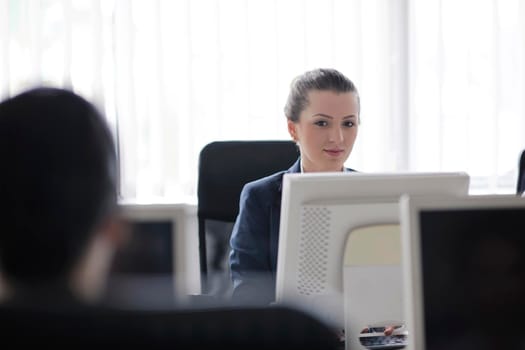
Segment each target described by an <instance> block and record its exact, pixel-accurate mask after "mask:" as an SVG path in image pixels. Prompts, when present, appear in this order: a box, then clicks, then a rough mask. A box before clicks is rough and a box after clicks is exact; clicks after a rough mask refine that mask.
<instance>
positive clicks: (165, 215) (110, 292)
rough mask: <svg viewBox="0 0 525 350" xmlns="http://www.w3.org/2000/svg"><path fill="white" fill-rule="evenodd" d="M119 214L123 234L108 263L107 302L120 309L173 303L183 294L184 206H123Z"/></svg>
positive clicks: (160, 306)
mask: <svg viewBox="0 0 525 350" xmlns="http://www.w3.org/2000/svg"><path fill="white" fill-rule="evenodd" d="M122 212H123V214H124V218H125V222H126V228H127V232H126V233H127V235H126V239H125V240H124V242H123V244H122V245H121V246H120V247H119V249H118V250H117V251H116V253H115V256H114V259H113V262H112V266H111V270H110V278H109V280H108V286H107V293H106V299H107V302H108V303H110V304H113V305H117V306H123V307H127V306H129V307H146V308H152V307H153V308H162V307H171V306H173V304H174V303H175V302H176V301H178V300H181V299H182V297H183V296H184V295H185V294H187V283H186V279H185V274H186V272H187V264H186V263H185V260H187V256H188V255H189V254H188V253H189V249H188V244H187V242H186V240H185V235H186V232H185V231H186V228H187V226H186V222H187V216H188V215H187V208H186V207H185V206H184V205H178V204H174V205H168V204H155V205H153V204H126V205H122ZM195 236H196V234H195ZM195 250H196V247H195ZM197 253H198V251H197V250H196V251H195V254H197Z"/></svg>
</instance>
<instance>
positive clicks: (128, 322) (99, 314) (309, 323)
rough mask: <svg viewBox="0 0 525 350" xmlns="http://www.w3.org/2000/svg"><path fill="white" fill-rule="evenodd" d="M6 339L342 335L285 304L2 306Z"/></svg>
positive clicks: (177, 340)
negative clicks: (155, 307) (160, 307)
mask: <svg viewBox="0 0 525 350" xmlns="http://www.w3.org/2000/svg"><path fill="white" fill-rule="evenodd" d="M0 329H2V341H4V342H5V343H11V344H16V345H18V347H21V348H23V347H25V346H37V347H43V348H53V349H63V348H73V349H96V348H108V347H114V348H128V349H148V350H153V349H185V350H204V349H215V348H216V349H229V350H233V349H235V350H237V349H238V350H241V349H268V350H274V349H287V350H290V349H300V350H303V349H319V350H321V349H323V350H332V349H333V350H337V349H340V348H341V343H340V342H339V340H338V337H337V334H336V333H335V332H333V331H332V329H331V328H329V327H328V326H327V325H325V324H324V323H322V322H321V321H319V320H317V319H315V318H314V317H312V316H311V315H308V314H306V313H304V312H301V311H299V310H295V309H291V308H286V307H268V308H226V307H221V308H218V307H217V308H205V309H195V310H194V309H172V310H144V309H139V310H136V309H135V310H130V309H121V310H118V309H97V308H84V309H82V308H79V309H68V308H56V307H53V306H51V305H49V306H46V305H43V306H42V307H9V306H7V307H5V306H0Z"/></svg>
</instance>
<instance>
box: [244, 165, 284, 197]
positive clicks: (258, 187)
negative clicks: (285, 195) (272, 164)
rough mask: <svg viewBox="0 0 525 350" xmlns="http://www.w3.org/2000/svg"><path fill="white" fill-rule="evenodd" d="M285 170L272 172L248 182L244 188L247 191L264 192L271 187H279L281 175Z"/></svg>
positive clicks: (281, 179)
mask: <svg viewBox="0 0 525 350" xmlns="http://www.w3.org/2000/svg"><path fill="white" fill-rule="evenodd" d="M286 172H287V171H286V170H283V171H279V172H276V173H273V174H271V175H268V176H265V177H262V178H260V179H257V180H254V181H251V182H248V183H247V184H246V185H245V186H244V188H245V190H247V191H263V192H266V191H268V190H271V189H274V188H275V189H279V188H280V187H281V183H282V181H283V175H284V174H285V173H286Z"/></svg>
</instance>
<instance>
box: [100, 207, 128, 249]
mask: <svg viewBox="0 0 525 350" xmlns="http://www.w3.org/2000/svg"><path fill="white" fill-rule="evenodd" d="M99 232H100V234H101V235H103V236H104V237H105V238H106V239H107V240H108V241H109V242H110V243H111V244H113V246H115V247H119V246H121V245H123V244H124V243H125V242H126V241H127V240H128V239H129V236H130V225H129V223H127V222H126V221H125V220H124V218H123V217H122V216H121V215H120V214H113V215H110V216H108V217H107V218H106V219H105V220H104V222H103V223H102V225H101V226H100V229H99Z"/></svg>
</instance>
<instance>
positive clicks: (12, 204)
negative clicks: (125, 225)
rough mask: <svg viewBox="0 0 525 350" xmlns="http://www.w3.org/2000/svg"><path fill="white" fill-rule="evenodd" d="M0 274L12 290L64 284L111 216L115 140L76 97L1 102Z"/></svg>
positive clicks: (47, 93) (47, 92)
mask: <svg viewBox="0 0 525 350" xmlns="http://www.w3.org/2000/svg"><path fill="white" fill-rule="evenodd" d="M0 164H1V167H2V170H1V171H0V199H1V200H0V268H1V270H2V274H3V275H4V277H5V278H6V279H7V280H8V281H9V282H10V283H12V284H13V285H15V286H17V285H20V286H33V285H48V284H56V283H66V282H67V280H68V279H69V278H70V277H71V273H72V270H74V269H75V266H76V265H77V264H78V262H79V260H81V259H80V258H81V257H82V256H83V255H85V254H86V248H87V246H89V245H91V244H92V241H93V238H94V236H95V233H97V232H98V231H99V230H100V229H102V228H103V227H104V225H106V224H107V221H108V220H110V218H111V217H112V215H113V213H114V212H115V210H116V183H117V164H116V155H115V147H114V143H113V139H112V135H111V133H110V131H109V129H108V127H107V125H106V123H105V121H104V119H103V118H102V116H101V115H100V114H99V112H98V111H97V110H96V108H94V106H93V105H92V104H90V103H89V102H87V101H86V100H84V99H83V98H81V97H79V96H78V95H76V94H74V93H72V92H70V91H66V90H61V89H53V88H38V89H33V90H30V91H27V92H24V93H22V94H20V95H18V96H15V97H13V98H11V99H8V100H6V101H4V102H2V103H0Z"/></svg>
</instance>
